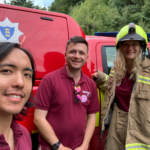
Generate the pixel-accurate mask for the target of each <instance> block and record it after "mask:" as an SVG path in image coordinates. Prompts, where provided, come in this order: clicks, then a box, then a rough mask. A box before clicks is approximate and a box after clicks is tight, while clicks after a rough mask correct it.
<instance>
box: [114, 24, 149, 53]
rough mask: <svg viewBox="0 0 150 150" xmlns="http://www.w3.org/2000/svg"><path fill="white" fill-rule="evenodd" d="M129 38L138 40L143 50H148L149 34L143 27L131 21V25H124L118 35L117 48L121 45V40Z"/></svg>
mask: <svg viewBox="0 0 150 150" xmlns="http://www.w3.org/2000/svg"><path fill="white" fill-rule="evenodd" d="M127 40H138V41H140V43H141V46H142V49H143V52H145V51H146V50H147V42H148V40H147V34H146V32H145V31H144V30H143V28H142V27H140V26H138V25H135V24H134V23H130V24H129V25H126V26H124V27H123V28H122V29H121V30H120V31H119V33H118V34H117V37H116V49H118V47H119V42H122V41H127Z"/></svg>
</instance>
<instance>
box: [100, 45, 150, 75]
mask: <svg viewBox="0 0 150 150" xmlns="http://www.w3.org/2000/svg"><path fill="white" fill-rule="evenodd" d="M115 57H116V48H115V46H102V62H103V70H104V73H106V74H108V75H109V73H110V70H111V68H112V67H113V66H114V61H115ZM146 57H147V58H148V59H150V54H149V49H147V51H146Z"/></svg>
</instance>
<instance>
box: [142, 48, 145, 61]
mask: <svg viewBox="0 0 150 150" xmlns="http://www.w3.org/2000/svg"><path fill="white" fill-rule="evenodd" d="M145 56H146V50H145V48H144V47H142V58H143V60H145Z"/></svg>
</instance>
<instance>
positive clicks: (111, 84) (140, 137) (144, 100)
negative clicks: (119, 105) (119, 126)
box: [96, 58, 150, 150]
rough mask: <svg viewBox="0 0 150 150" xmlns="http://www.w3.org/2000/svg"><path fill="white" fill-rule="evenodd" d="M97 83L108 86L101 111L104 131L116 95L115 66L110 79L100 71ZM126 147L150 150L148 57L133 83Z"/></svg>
mask: <svg viewBox="0 0 150 150" xmlns="http://www.w3.org/2000/svg"><path fill="white" fill-rule="evenodd" d="M96 84H97V86H98V87H100V88H101V89H104V88H106V89H105V96H104V101H103V107H102V113H101V121H102V131H104V130H105V122H106V120H107V117H108V114H109V111H110V106H111V104H112V103H113V101H114V97H115V89H116V78H115V70H114V68H112V69H111V72H110V74H109V78H108V81H107V75H106V74H104V73H102V72H100V71H98V78H97V80H96ZM125 147H126V150H150V60H149V59H147V58H145V60H143V61H142V63H141V64H140V66H139V67H138V71H137V73H136V79H135V82H134V84H133V90H132V93H131V98H130V106H129V113H128V127H127V136H126V145H125Z"/></svg>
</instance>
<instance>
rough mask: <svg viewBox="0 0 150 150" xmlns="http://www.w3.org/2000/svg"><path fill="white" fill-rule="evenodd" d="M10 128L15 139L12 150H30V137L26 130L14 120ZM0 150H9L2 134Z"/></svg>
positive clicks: (0, 136)
mask: <svg viewBox="0 0 150 150" xmlns="http://www.w3.org/2000/svg"><path fill="white" fill-rule="evenodd" d="M11 128H12V130H13V132H14V138H15V149H14V150H32V143H31V137H30V134H29V132H28V131H27V129H26V128H25V127H23V126H22V125H20V124H18V123H17V122H16V121H14V120H13V121H12V123H11ZM0 150H10V147H9V145H8V143H7V142H6V141H5V137H4V135H3V134H0Z"/></svg>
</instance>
